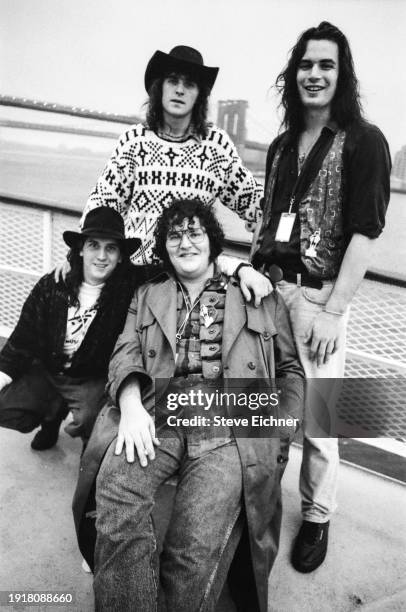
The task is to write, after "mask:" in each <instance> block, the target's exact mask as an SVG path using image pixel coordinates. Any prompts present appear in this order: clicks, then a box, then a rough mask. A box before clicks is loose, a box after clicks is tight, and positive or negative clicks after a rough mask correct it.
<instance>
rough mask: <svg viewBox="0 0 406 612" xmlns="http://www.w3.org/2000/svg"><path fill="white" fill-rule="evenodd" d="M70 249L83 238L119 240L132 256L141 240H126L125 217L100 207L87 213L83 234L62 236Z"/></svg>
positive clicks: (123, 249)
mask: <svg viewBox="0 0 406 612" xmlns="http://www.w3.org/2000/svg"><path fill="white" fill-rule="evenodd" d="M62 236H63V239H64V241H65V242H66V244H67V245H68V247H75V246H77V244H78V242H79V241H81V242H83V238H108V239H113V240H117V241H118V242H119V243H120V248H121V249H122V251H123V252H124V253H126V254H127V255H132V254H133V253H135V251H137V250H138V249H139V248H140V246H141V240H140V238H126V237H125V234H124V221H123V217H122V216H121V215H120V213H118V212H117V211H116V210H114V209H113V208H110V207H109V206H98V207H97V208H93V210H91V211H90V212H88V213H87V215H86V217H85V220H84V222H83V227H82V231H81V232H71V231H66V232H63V234H62Z"/></svg>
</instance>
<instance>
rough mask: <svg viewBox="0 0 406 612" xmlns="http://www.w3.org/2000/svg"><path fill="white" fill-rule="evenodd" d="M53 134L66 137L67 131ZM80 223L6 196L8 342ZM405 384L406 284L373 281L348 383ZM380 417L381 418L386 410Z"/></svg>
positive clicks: (357, 316)
mask: <svg viewBox="0 0 406 612" xmlns="http://www.w3.org/2000/svg"><path fill="white" fill-rule="evenodd" d="M1 104H3V105H13V106H19V107H21V108H29V109H36V110H42V111H47V112H48V111H51V112H55V113H60V114H69V115H72V114H73V115H74V116H79V117H85V118H86V119H89V118H93V119H99V120H103V121H109V122H111V121H114V122H116V123H132V122H133V121H137V118H136V117H123V116H121V115H114V117H113V116H112V114H111V113H95V112H94V111H89V110H87V109H75V108H72V107H63V106H61V105H49V104H47V103H37V102H33V101H28V102H27V101H25V102H24V100H17V99H13V98H10V97H6V96H0V105H1ZM20 123H21V125H19V126H15V125H12V123H10V122H9V123H8V125H7V126H8V127H24V128H30V125H31V126H32V124H30V123H29V122H20ZM3 124H4V121H3ZM36 126H39V129H45V130H47V129H48V128H49V125H47V124H34V129H36ZM51 127H52V129H53V128H55V129H58V131H61V129H60V128H61V127H63V126H59V128H58V126H56V127H55V126H51ZM64 129H65V128H64ZM64 129H63V130H62V131H64ZM67 130H69V132H72V133H76V134H81V135H89V136H103V137H108V138H110V137H112V138H113V137H114V138H115V137H116V136H117V132H106V131H100V130H97V129H96V130H93V129H87V128H85V129H81V128H76V127H75V128H71V127H68V128H67ZM79 217H80V212H79V211H78V208H77V206H72V205H69V204H67V203H63V202H62V203H57V202H55V201H52V200H46V199H44V198H38V197H35V198H29V197H25V198H21V197H17V196H12V195H10V194H3V195H2V194H0V292H1V299H0V335H3V336H7V335H8V334H9V333H10V331H11V330H12V328H13V327H14V325H15V324H16V322H17V319H18V315H19V311H20V309H21V306H22V304H23V302H24V300H25V299H26V297H27V295H28V293H29V291H30V289H31V288H32V286H33V285H34V283H35V281H36V280H37V279H38V278H39V277H40V276H42V275H43V274H44V273H46V272H48V271H50V270H51V269H52V268H53V267H54V266H55V265H56V264H57V263H59V262H61V261H62V260H63V259H64V257H65V255H66V251H67V247H66V245H65V244H64V242H63V241H62V232H63V231H64V230H69V229H71V230H75V229H77V226H78V220H79ZM228 248H229V249H230V250H233V251H234V252H235V251H237V252H240V253H241V254H242V255H243V256H244V254H245V255H247V253H248V243H245V242H239V243H235V242H233V241H229V242H228ZM399 376H401V377H406V283H405V281H404V280H403V279H393V278H391V277H389V276H386V275H382V274H379V275H377V274H374V273H368V275H367V277H366V279H365V280H364V281H363V283H362V285H361V287H360V289H359V291H358V292H357V294H356V296H355V298H354V301H353V305H352V309H351V317H350V322H349V330H348V343H347V369H346V377H349V378H362V377H364V378H367V377H370V378H380V377H382V378H388V379H389V378H394V379H396V378H397V377H399ZM391 393H392V392H391ZM387 399H388V402H389V403H391V405H392V406H395V408H396V409H397V407H398V408H399V412H400V413H402V414H403V412H404V403H405V398H404V397H403V398H402V397H397V396H396V390H394V391H393V394H392V396H391V397H389V398H387ZM372 409H373V410H375V411H376V414H377V418H379V406H376V407H373V408H372ZM403 418H405V417H403ZM403 425H404V423H403ZM403 425H402V426H403ZM375 444H376V445H378V446H379V445H380V444H379V443H376V442H375Z"/></svg>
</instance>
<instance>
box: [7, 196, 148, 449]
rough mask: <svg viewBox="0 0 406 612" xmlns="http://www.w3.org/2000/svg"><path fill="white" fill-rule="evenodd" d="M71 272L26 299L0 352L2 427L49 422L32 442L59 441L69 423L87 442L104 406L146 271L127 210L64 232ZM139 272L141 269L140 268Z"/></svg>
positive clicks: (104, 212)
mask: <svg viewBox="0 0 406 612" xmlns="http://www.w3.org/2000/svg"><path fill="white" fill-rule="evenodd" d="M63 238H64V240H65V242H66V244H67V245H68V246H69V247H70V251H69V253H68V260H69V263H70V271H69V272H68V274H67V276H66V278H65V280H64V281H62V280H61V281H59V282H56V281H55V278H54V273H50V274H46V275H45V276H43V277H42V278H41V279H40V280H39V281H38V283H37V284H36V285H35V287H34V288H33V290H32V291H31V293H30V295H29V296H28V298H27V300H26V301H25V303H24V306H23V309H22V312H21V315H20V319H19V321H18V323H17V326H16V327H15V329H14V331H13V333H12V334H11V336H10V338H9V339H8V341H7V343H6V344H5V346H4V347H3V350H2V351H1V353H0V426H2V427H7V428H10V429H16V430H18V431H20V432H22V433H27V432H29V431H32V430H33V429H34V428H36V427H38V426H39V425H40V426H41V429H40V430H39V431H38V432H37V434H36V435H35V437H34V439H33V440H32V442H31V447H32V448H33V449H34V450H45V449H48V448H51V447H52V446H54V444H55V443H56V441H57V439H58V434H59V427H60V424H61V422H62V420H63V419H64V418H65V417H66V415H67V413H68V412H69V411H71V413H72V419H71V421H70V422H69V423H68V424H67V426H66V428H65V430H66V431H67V433H69V434H70V435H71V436H73V437H76V436H80V437H81V438H82V440H83V441H84V442H85V443H86V441H87V439H88V438H89V436H90V433H91V430H92V427H93V423H94V421H95V419H96V416H97V414H98V412H99V410H100V408H101V406H102V403H103V400H104V397H105V393H104V388H105V385H106V379H107V370H108V363H109V359H110V354H111V352H112V350H113V347H114V344H115V342H116V340H117V337H118V335H119V333H120V331H121V329H122V327H123V325H124V322H125V318H126V315H127V309H128V306H129V303H130V301H131V297H132V294H133V292H134V287H135V284H136V281H138V280H139V281H140V282H141V281H142V280H143V279H142V270H141V269H140V268H138V269H137V270H136V269H135V267H134V266H132V265H131V263H130V259H129V257H130V255H131V254H132V253H133V252H134V251H135V250H136V249H137V248H138V247H139V244H140V240H139V239H138V238H130V239H125V236H124V223H123V220H122V217H121V215H119V214H118V213H117V212H115V211H114V210H112V209H111V208H108V207H101V208H97V209H96V210H94V211H91V212H90V213H89V214H88V215H87V216H86V218H85V221H84V224H83V228H82V231H81V232H80V233H79V232H71V231H66V232H64V234H63ZM135 272H138V274H135Z"/></svg>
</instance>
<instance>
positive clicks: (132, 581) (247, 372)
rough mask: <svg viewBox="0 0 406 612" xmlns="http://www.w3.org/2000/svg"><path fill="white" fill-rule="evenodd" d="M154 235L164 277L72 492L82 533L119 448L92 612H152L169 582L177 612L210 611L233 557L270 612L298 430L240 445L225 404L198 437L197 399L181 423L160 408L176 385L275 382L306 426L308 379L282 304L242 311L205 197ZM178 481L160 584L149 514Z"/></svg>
mask: <svg viewBox="0 0 406 612" xmlns="http://www.w3.org/2000/svg"><path fill="white" fill-rule="evenodd" d="M155 239H156V244H155V254H156V255H157V256H158V257H159V259H160V260H161V261H162V262H163V264H164V268H165V271H164V272H163V273H162V274H161V275H160V276H159V277H158V278H157V279H155V281H153V282H150V283H148V284H146V285H143V286H142V287H139V288H138V289H137V290H136V292H135V294H134V298H133V301H132V303H131V306H130V309H129V312H128V317H127V321H126V324H125V327H124V330H123V333H122V334H121V336H120V337H119V339H118V342H117V345H116V347H115V350H114V353H113V356H112V360H111V362H110V372H109V383H108V390H109V393H110V397H111V399H112V401H113V402H114V404H115V405H116V406H117V407H118V408H116V407H114V406H112V407H110V408H109V409H106V410H104V411H103V413H102V414H101V415H100V417H99V419H98V422H97V423H96V426H95V430H94V432H93V435H92V438H91V440H90V442H89V445H88V447H87V450H86V452H85V454H84V456H83V458H82V470H81V473H80V477H79V484H78V489H77V491H76V496H75V503H74V508H75V510H76V525H77V527H78V533H79V536H80V534H81V533H82V534H83V531H82V530H81V524H83V520H84V518H85V514H86V511H85V504H84V503H83V500H84V499H85V498H86V495H87V494H88V493H89V488H90V487H91V485H92V483H93V482H94V477H95V475H96V474H95V473H96V471H97V467H98V466H97V463H98V461H100V457H102V456H103V453H104V452H105V446H106V444H107V445H108V444H109V442H111V443H110V445H109V448H108V450H107V452H106V454H105V456H104V459H103V461H102V464H101V467H100V471H99V475H98V478H97V486H96V502H97V520H96V527H97V543H96V550H95V559H94V566H95V580H94V590H95V599H96V610H97V611H98V612H101V611H104V612H109V611H110V610H130V609H131V610H143V612H152V611H153V610H156V602H157V597H158V593H157V588H158V584H159V578H160V581H161V586H162V596H163V597H164V598H165V601H166V609H167V611H168V612H175V611H176V612H194V611H196V612H197V610H203V609H204V610H207V611H209V610H214V609H215V607H216V602H217V600H218V597H219V594H220V592H221V589H222V587H223V585H224V582H225V580H226V578H227V574H228V573H229V571H230V568H231V564H232V561H233V559H234V561H235V562H234V563H233V568H232V571H231V594H232V596H233V598H234V599H235V600H238V601H239V603H240V604H241V602H242V601H245V602H246V607H245V608H244V609H247V610H250V611H255V610H260V611H261V612H264V611H265V610H267V599H268V593H267V591H268V575H269V572H270V569H271V567H272V564H273V561H274V558H275V555H276V550H277V546H278V534H279V526H280V512H281V505H280V478H281V476H282V473H283V470H284V466H285V465H286V461H287V457H288V444H289V442H290V440H291V438H292V437H293V434H294V432H295V427H294V426H292V425H290V426H288V427H287V428H286V429H285V430H283V431H281V430H277V431H276V435H274V436H272V435H269V434H268V432H267V435H263V436H262V437H249V435H248V434H244V433H243V434H242V435H236V430H235V427H234V425H233V424H232V425H230V423H229V422H228V420H227V418H228V417H227V414H228V411H227V410H226V408H224V409H223V407H220V408H219V412H216V417H214V418H213V420H211V418H210V417H208V416H207V415H208V413H207V412H206V420H205V421H200V422H199V423H198V424H197V425H196V426H195V427H189V426H188V425H187V422H189V417H190V418H191V417H192V415H193V414H195V415H196V414H197V413H200V414H202V413H204V412H205V411H204V410H201V409H199V408H193V406H192V404H191V403H189V404H188V405H186V406H185V407H184V409H183V412H182V414H181V415H179V414H177V415H176V414H175V413H170V414H168V412H167V411H165V409H164V410H162V411H160V408H159V406H160V404H161V399H162V397H163V396H164V394H165V393H167V391H168V389H170V390H171V391H174V392H175V395H176V394H177V393H182V392H184V391H188V392H190V391H191V390H193V391H194V392H196V393H197V392H198V391H199V390H201V389H203V388H207V385H209V387H210V386H211V385H214V387H212V388H213V389H214V388H216V387H217V386H219V385H220V386H221V385H223V384H224V385H226V384H229V383H231V381H232V380H233V379H234V380H235V379H238V380H240V379H249V384H250V388H255V389H257V386H258V384H259V383H258V379H263V380H265V381H268V383H269V381H271V380H272V379H275V377H277V379H278V385H279V384H280V385H281V389H283V392H282V395H281V398H282V399H281V400H280V405H279V414H281V415H285V416H287V415H289V416H290V417H291V418H292V419H293V420H294V421H295V423H297V421H298V419H299V417H300V414H301V409H302V402H303V370H302V368H301V366H300V363H299V361H298V358H297V354H296V349H295V345H294V342H293V338H292V334H291V330H290V326H289V323H288V319H287V312H286V309H285V306H284V304H283V302H282V300H280V299H279V298H277V296H276V295H275V294H271V295H269V296H268V297H267V298H265V299H264V300H263V302H262V304H261V305H260V306H259V307H258V308H255V306H254V305H252V304H249V303H246V302H245V300H244V299H243V296H242V293H241V290H240V288H239V285H238V283H237V282H236V281H235V280H234V279H233V278H231V279H229V278H227V277H225V276H224V275H223V274H221V272H220V271H219V270H218V268H217V265H216V258H217V256H218V255H219V254H220V252H221V250H222V246H223V239H224V235H223V232H222V230H221V228H220V226H219V224H218V222H217V220H216V218H215V216H214V214H213V212H212V210H211V209H210V208H209V207H207V206H206V205H204V204H203V203H201V202H200V201H199V200H175V201H174V202H173V203H172V204H171V205H170V206H169V207H168V208H167V209H165V210H164V211H163V213H162V215H161V217H160V219H159V221H158V225H157V229H156V232H155ZM226 381H227V382H226ZM219 388H220V387H219ZM167 397H169V395H168V396H167ZM196 411H197V412H196ZM181 417H185V420H184V419H182V418H181ZM294 417H296V418H294ZM177 418H179V419H180V420H179V421H177V420H176V419H177ZM215 419H218V421H216V420H215ZM217 422H219V423H221V426H217V425H216V423H217ZM112 423H115V424H116V427H115V428H114V427H113V428H112V425H111V424H112ZM174 423H175V424H174ZM117 424H118V432H117ZM103 431H104V433H103ZM106 431H107V434H106ZM240 433H241V432H240ZM115 434H117V436H116V437H115ZM280 438H283V440H282V441H281V439H280ZM103 445H104V448H103V449H102V450H101V447H103ZM123 451H124V452H123ZM175 473H177V474H178V475H179V482H178V485H177V489H176V495H175V500H174V508H173V512H172V515H171V519H170V523H169V528H168V531H167V534H166V538H165V542H164V545H163V551H162V554H161V557H160V575H159V576H158V574H157V570H156V563H157V561H158V560H157V559H156V541H155V533H154V530H153V528H152V523H151V511H152V508H153V505H154V502H155V497H156V493H157V490H158V487H159V486H160V485H161V484H162V483H164V482H165V481H166V480H167V479H168V478H169V477H170V476H172V475H174V474H175ZM83 550H84V549H83V548H82V551H83ZM88 561H89V563H90V564H92V559H88ZM240 562H241V563H240ZM245 564H247V568H248V569H247V571H246V572H245V571H243V575H244V579H243V580H241V576H240V573H241V570H242V567H243V565H244V567H245ZM254 576H255V579H254Z"/></svg>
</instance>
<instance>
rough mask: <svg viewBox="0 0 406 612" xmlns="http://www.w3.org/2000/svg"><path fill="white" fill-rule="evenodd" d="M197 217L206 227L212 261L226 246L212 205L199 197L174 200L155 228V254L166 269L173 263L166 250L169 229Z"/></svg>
mask: <svg viewBox="0 0 406 612" xmlns="http://www.w3.org/2000/svg"><path fill="white" fill-rule="evenodd" d="M185 217H187V218H188V219H192V218H193V217H197V218H198V219H199V221H200V224H201V226H202V227H204V228H205V230H206V232H207V236H208V238H209V243H210V261H214V260H215V259H216V257H218V256H219V255H220V253H221V252H222V250H223V247H224V232H223V230H222V229H221V225H220V223H219V222H218V221H217V218H216V216H215V214H214V212H213V210H212V208H211V207H210V206H208V205H207V204H204V203H203V202H202V201H201V200H198V199H185V200H173V202H172V203H171V205H170V206H169V207H168V208H164V210H163V212H162V215H161V216H160V217H159V219H158V223H157V225H156V228H155V234H154V235H155V247H154V254H155V255H156V256H157V257H158V258H159V259H160V260H161V261H162V262H163V264H164V266H165V268H166V269H168V268H169V269H171V268H172V264H171V262H170V259H169V255H168V251H167V250H166V237H167V235H168V230H169V229H170V228H171V227H173V226H174V225H181V224H182V221H183V219H184V218H185Z"/></svg>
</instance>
